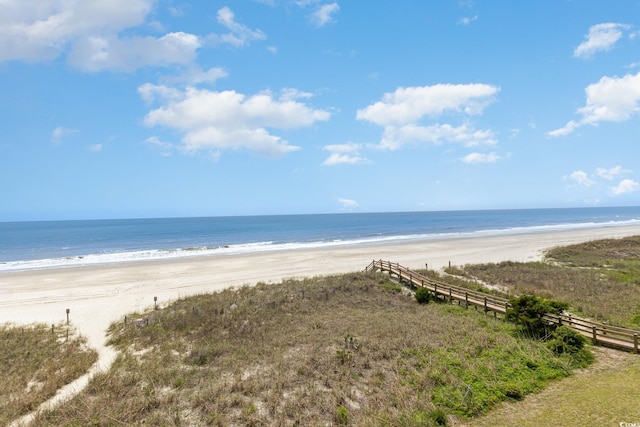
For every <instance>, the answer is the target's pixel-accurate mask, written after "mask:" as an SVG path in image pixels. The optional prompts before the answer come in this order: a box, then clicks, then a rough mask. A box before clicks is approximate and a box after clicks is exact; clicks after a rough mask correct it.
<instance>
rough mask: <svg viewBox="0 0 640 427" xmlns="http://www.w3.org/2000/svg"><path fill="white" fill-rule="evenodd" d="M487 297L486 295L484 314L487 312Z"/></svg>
mask: <svg viewBox="0 0 640 427" xmlns="http://www.w3.org/2000/svg"><path fill="white" fill-rule="evenodd" d="M487 311H488V309H487V297H484V314H487Z"/></svg>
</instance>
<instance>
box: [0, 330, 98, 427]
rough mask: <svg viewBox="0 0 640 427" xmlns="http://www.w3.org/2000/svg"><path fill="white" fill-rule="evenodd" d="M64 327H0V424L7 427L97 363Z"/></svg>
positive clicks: (92, 352)
mask: <svg viewBox="0 0 640 427" xmlns="http://www.w3.org/2000/svg"><path fill="white" fill-rule="evenodd" d="M68 331H69V328H68V327H67V325H60V324H59V325H53V326H52V325H44V324H34V325H29V326H15V325H10V324H5V325H0V378H1V379H2V384H1V386H0V425H8V424H9V423H10V422H11V421H13V420H15V419H16V418H18V417H20V416H23V415H26V414H27V413H29V412H31V411H33V410H35V409H37V408H38V406H39V405H40V404H41V403H43V402H44V401H46V400H47V399H49V398H50V397H52V396H53V395H54V394H55V393H56V391H57V390H58V389H59V388H60V387H62V386H63V385H65V384H67V383H69V382H71V381H73V380H75V379H76V378H77V377H79V376H81V375H83V374H84V373H86V372H87V370H88V369H89V367H90V366H91V365H92V364H93V363H94V362H95V361H96V360H97V353H96V352H95V350H92V349H89V348H87V345H86V339H85V338H84V337H80V336H77V335H76V334H75V333H74V331H73V329H71V331H70V335H68Z"/></svg>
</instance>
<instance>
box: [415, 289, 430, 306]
mask: <svg viewBox="0 0 640 427" xmlns="http://www.w3.org/2000/svg"><path fill="white" fill-rule="evenodd" d="M415 297H416V301H418V303H420V304H428V303H429V302H430V301H431V300H432V299H433V294H432V293H431V291H430V290H429V289H427V288H418V289H417V290H416V293H415Z"/></svg>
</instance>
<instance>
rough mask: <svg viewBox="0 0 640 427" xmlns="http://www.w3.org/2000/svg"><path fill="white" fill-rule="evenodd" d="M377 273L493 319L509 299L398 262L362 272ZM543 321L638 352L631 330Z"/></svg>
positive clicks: (556, 318) (571, 319) (551, 317)
mask: <svg viewBox="0 0 640 427" xmlns="http://www.w3.org/2000/svg"><path fill="white" fill-rule="evenodd" d="M378 270H379V271H381V272H386V273H389V275H391V276H396V277H397V278H398V279H399V280H400V281H405V282H408V283H410V284H411V285H412V286H415V287H424V288H427V289H429V290H430V291H431V292H433V293H434V294H435V295H436V296H437V297H439V298H444V299H445V300H446V299H448V300H449V301H450V302H453V301H457V302H458V304H460V305H462V304H464V305H465V307H466V308H469V306H473V307H476V308H481V309H482V310H484V312H485V314H486V313H488V312H493V313H494V316H496V315H497V314H502V315H506V313H507V309H508V308H509V300H508V299H506V298H502V297H499V296H496V295H491V294H487V293H484V292H481V291H476V290H473V289H467V288H463V287H460V286H455V285H450V284H448V283H444V282H439V281H437V280H433V279H431V278H429V277H426V276H423V275H422V274H420V273H417V272H415V271H412V270H409V269H408V268H406V267H403V266H401V265H400V264H398V263H394V262H390V261H383V260H378V261H375V260H374V261H372V262H371V263H370V264H369V265H368V266H367V267H366V268H365V271H378ZM545 320H547V321H548V322H550V323H553V324H558V325H565V326H568V327H570V328H571V329H573V330H575V331H577V332H579V333H580V334H581V335H583V336H585V337H587V338H589V339H591V341H592V342H593V344H594V345H601V346H604V347H611V348H616V349H620V350H626V351H632V352H634V353H638V349H639V339H638V335H639V334H640V332H638V331H635V330H633V329H628V328H621V327H618V326H611V325H607V324H605V323H598V322H592V321H590V320H587V319H583V318H580V317H576V316H573V315H571V314H567V313H562V314H560V315H556V314H547V315H546V316H545Z"/></svg>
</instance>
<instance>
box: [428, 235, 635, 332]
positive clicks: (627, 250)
mask: <svg viewBox="0 0 640 427" xmlns="http://www.w3.org/2000/svg"><path fill="white" fill-rule="evenodd" d="M445 271H447V272H448V273H450V274H452V275H454V276H456V280H457V281H456V284H458V285H461V284H462V285H466V286H471V287H482V286H483V284H491V285H493V286H497V287H499V288H500V289H502V290H504V291H505V293H506V294H507V295H508V296H515V295H523V294H533V295H538V296H543V297H547V298H553V299H556V300H560V301H564V302H567V303H569V304H570V310H571V311H573V312H574V313H575V314H578V315H581V316H585V317H588V318H591V319H593V320H596V321H602V322H607V323H610V324H614V325H618V326H626V327H632V328H638V327H640V237H637V236H636V237H628V238H623V239H604V240H597V241H590V242H585V243H581V244H576V245H570V246H563V247H558V248H553V249H550V250H549V251H547V253H546V256H545V259H544V260H543V261H540V262H529V263H520V262H511V261H506V262H501V263H498V264H477V265H465V266H462V267H452V268H450V269H446V270H445ZM438 277H439V278H440V279H442V280H444V281H447V280H453V279H450V278H448V277H447V276H438Z"/></svg>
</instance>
